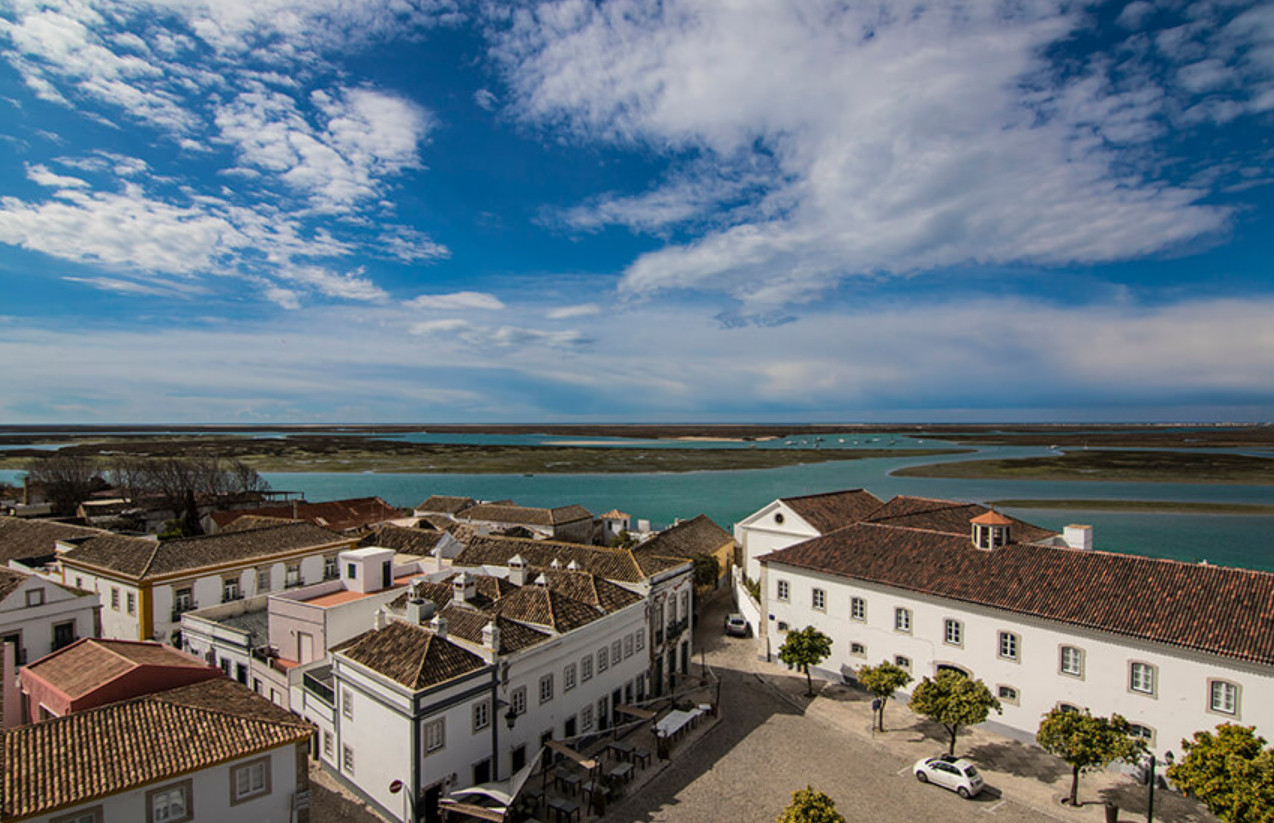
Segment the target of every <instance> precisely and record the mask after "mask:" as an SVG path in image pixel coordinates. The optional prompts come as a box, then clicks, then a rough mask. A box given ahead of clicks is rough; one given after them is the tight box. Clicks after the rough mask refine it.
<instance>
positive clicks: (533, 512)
mask: <svg viewBox="0 0 1274 823" xmlns="http://www.w3.org/2000/svg"><path fill="white" fill-rule="evenodd" d="M459 517H460V519H462V520H468V521H469V522H471V523H472V522H482V523H508V524H512V525H526V526H561V525H563V524H566V523H575V522H578V521H580V520H592V519H593V515H592V513H591V512H590V511H589V510H588V509H586V508H584V507H583V506H579V505H572V506H558V507H557V508H555V509H537V508H532V507H530V506H517V505H513V504H499V503H479V504H477V505H476V506H471V507H470V508H467V509H465V510H464V511H463V512H461V513H460V514H459Z"/></svg>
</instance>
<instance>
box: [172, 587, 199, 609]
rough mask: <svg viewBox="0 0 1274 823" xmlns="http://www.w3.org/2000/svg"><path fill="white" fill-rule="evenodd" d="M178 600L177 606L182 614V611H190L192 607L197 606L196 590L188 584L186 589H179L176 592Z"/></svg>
mask: <svg viewBox="0 0 1274 823" xmlns="http://www.w3.org/2000/svg"><path fill="white" fill-rule="evenodd" d="M176 602H177V605H176V606H175V608H176V610H177V613H178V614H181V613H182V612H188V611H190V610H191V609H193V608H194V607H195V593H194V590H193V589H191V588H190V587H189V586H187V587H186V588H184V589H178V590H177V593H176Z"/></svg>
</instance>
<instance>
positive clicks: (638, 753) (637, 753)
mask: <svg viewBox="0 0 1274 823" xmlns="http://www.w3.org/2000/svg"><path fill="white" fill-rule="evenodd" d="M633 760H635V761H636V762H638V763H640V764H641V767H642V768H643V769H644V768H646V767H647V766H649V765H650V750H649V749H633Z"/></svg>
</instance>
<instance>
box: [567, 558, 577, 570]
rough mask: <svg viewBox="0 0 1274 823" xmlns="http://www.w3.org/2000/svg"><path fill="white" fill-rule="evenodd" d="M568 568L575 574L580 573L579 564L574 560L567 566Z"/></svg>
mask: <svg viewBox="0 0 1274 823" xmlns="http://www.w3.org/2000/svg"><path fill="white" fill-rule="evenodd" d="M566 568H568V569H570V570H571V571H573V572H577V571H579V563H576V562H575V561H574V560H572V561H571V562H570V563H567V564H566Z"/></svg>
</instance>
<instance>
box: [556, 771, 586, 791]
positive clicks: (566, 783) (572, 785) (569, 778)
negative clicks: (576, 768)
mask: <svg viewBox="0 0 1274 823" xmlns="http://www.w3.org/2000/svg"><path fill="white" fill-rule="evenodd" d="M554 782H556V783H557V785H559V786H561V787H562V788H563V789H565V790H566V791H568V792H570V793H571V794H578V793H579V784H580V777H579V775H578V774H570V773H566V774H563V773H562V772H558V774H557V779H556V781H554Z"/></svg>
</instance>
